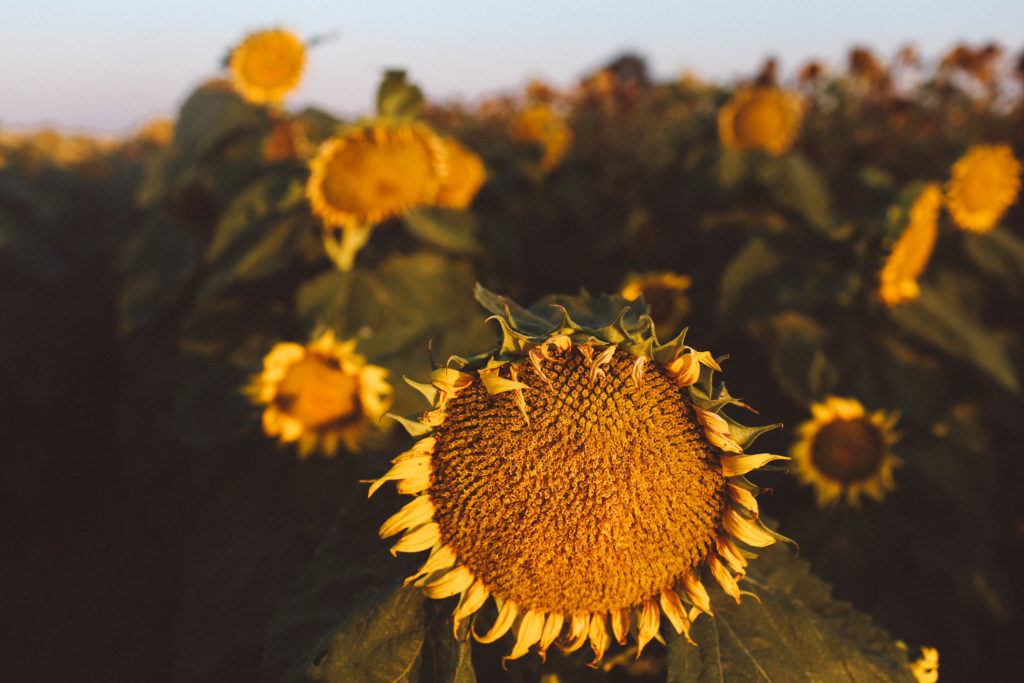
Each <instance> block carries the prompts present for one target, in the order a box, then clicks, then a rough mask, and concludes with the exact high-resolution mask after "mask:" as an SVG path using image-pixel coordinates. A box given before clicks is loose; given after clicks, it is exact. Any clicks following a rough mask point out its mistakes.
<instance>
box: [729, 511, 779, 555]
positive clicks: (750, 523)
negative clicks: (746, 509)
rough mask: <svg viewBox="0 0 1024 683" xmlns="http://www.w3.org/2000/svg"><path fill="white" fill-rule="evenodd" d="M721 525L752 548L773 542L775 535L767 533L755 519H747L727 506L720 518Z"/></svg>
mask: <svg viewBox="0 0 1024 683" xmlns="http://www.w3.org/2000/svg"><path fill="white" fill-rule="evenodd" d="M722 526H724V527H725V530H726V531H728V532H729V533H730V534H732V536H733V538H735V539H736V540H738V541H740V542H742V543H746V544H747V545H749V546H753V547H754V548H763V547H765V546H768V545H771V544H772V543H775V537H774V536H772V535H771V534H770V533H768V530H767V529H765V528H764V525H763V524H761V522H759V521H758V520H756V519H747V518H746V517H744V516H743V515H742V514H740V513H739V512H737V511H736V510H735V509H734V508H732V507H729V506H727V507H726V510H725V515H723V518H722Z"/></svg>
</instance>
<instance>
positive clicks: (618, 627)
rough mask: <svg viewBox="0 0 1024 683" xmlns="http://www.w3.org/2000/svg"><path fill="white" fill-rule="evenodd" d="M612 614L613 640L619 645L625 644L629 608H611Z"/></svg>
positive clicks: (627, 632)
mask: <svg viewBox="0 0 1024 683" xmlns="http://www.w3.org/2000/svg"><path fill="white" fill-rule="evenodd" d="M611 615H612V633H613V634H614V635H615V641H616V642H617V643H618V644H619V645H625V644H626V636H628V635H629V626H630V624H629V609H628V608H626V607H623V608H622V609H613V610H612V611H611Z"/></svg>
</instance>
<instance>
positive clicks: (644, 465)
mask: <svg viewBox="0 0 1024 683" xmlns="http://www.w3.org/2000/svg"><path fill="white" fill-rule="evenodd" d="M478 299H479V300H480V301H481V303H483V304H484V305H485V306H486V307H487V308H489V309H490V310H491V311H492V312H494V313H495V315H494V316H493V318H492V319H493V320H495V321H496V322H497V323H498V325H499V327H500V330H501V343H500V346H499V347H498V348H497V349H495V350H494V351H493V352H491V353H488V354H483V355H480V356H476V357H473V358H468V359H462V358H453V359H452V360H451V361H450V362H449V364H448V366H447V367H444V368H440V369H438V370H436V371H435V372H434V373H433V374H432V375H431V378H430V383H429V384H424V385H416V387H417V388H418V389H419V390H420V391H421V392H422V393H423V394H424V395H425V396H426V397H427V399H428V400H429V401H430V404H431V409H430V410H428V411H426V412H424V413H423V414H422V415H420V416H419V417H418V418H417V419H416V420H413V421H409V422H408V426H409V430H410V432H411V433H413V434H414V435H418V436H419V437H420V438H419V440H418V441H417V442H416V443H415V445H414V446H413V447H412V448H411V449H410V450H408V451H407V452H405V453H403V454H401V455H399V456H398V457H397V458H395V459H394V461H393V463H394V466H393V467H392V468H391V469H390V470H388V471H387V472H386V473H385V474H384V475H383V476H381V477H380V478H379V479H377V480H376V481H374V482H373V484H372V486H371V487H370V494H371V495H372V494H373V492H374V491H376V490H377V489H378V488H380V487H381V486H382V485H384V483H385V482H388V481H395V482H397V485H398V491H399V493H403V494H408V495H410V496H412V497H413V498H412V501H411V502H409V503H408V504H407V505H405V506H404V507H403V508H402V509H401V510H400V511H399V512H398V513H397V514H395V515H394V516H393V517H391V518H390V519H388V520H387V521H386V522H385V523H384V525H383V526H382V527H381V529H380V534H381V536H382V537H384V538H388V537H392V536H397V535H399V534H401V536H400V538H399V539H398V541H397V543H395V545H394V546H393V548H392V552H393V553H398V552H420V551H430V556H429V558H428V559H427V560H426V562H425V563H424V565H423V566H422V568H421V569H420V570H419V571H418V572H416V573H415V574H414V575H413V576H411V577H409V579H408V581H407V583H412V584H414V585H416V586H419V587H421V588H422V589H423V590H424V592H425V593H426V594H427V595H428V596H429V597H433V598H447V597H449V596H455V595H458V596H459V602H458V606H457V607H456V608H455V614H454V622H455V632H456V635H458V634H459V633H460V632H461V626H460V625H461V624H462V623H463V622H464V621H465V620H467V619H471V620H472V619H475V617H474V615H475V614H476V613H477V611H478V610H479V609H480V608H481V607H482V606H483V605H484V604H485V603H486V601H487V600H488V598H491V597H493V598H494V601H495V603H496V606H497V617H496V619H495V620H494V621H493V622H492V623H490V624H489V625H485V626H484V627H483V628H477V627H476V626H474V627H472V629H471V630H472V631H473V633H474V634H475V635H476V638H477V639H478V640H480V641H481V642H485V643H487V642H492V641H494V640H497V639H498V638H500V637H501V636H503V635H504V634H505V633H506V632H508V631H510V630H511V631H513V632H514V634H515V643H514V646H513V648H512V651H511V653H510V654H509V656H508V658H509V659H515V658H517V657H521V656H523V655H524V654H526V653H527V652H528V651H529V650H530V649H531V648H532V647H533V646H537V650H538V651H539V653H540V654H541V656H542V657H543V656H544V654H545V652H546V651H547V649H548V648H549V647H550V646H551V645H552V644H553V643H556V642H557V644H558V646H559V647H560V648H561V649H563V650H565V651H573V650H576V649H578V648H580V647H581V646H582V645H583V644H584V642H586V641H587V639H589V640H590V645H591V647H592V649H593V651H594V654H595V662H596V661H598V660H600V659H601V658H602V656H603V655H604V652H605V650H606V649H607V648H608V647H609V644H610V640H611V637H614V638H615V639H616V640H617V641H618V642H620V643H625V641H626V639H627V637H629V634H630V633H632V632H633V631H631V624H635V625H636V630H635V634H636V636H635V637H636V640H637V646H638V651H639V650H642V649H643V648H644V646H645V645H646V644H647V643H648V642H649V641H650V640H651V639H653V638H657V637H659V629H660V625H661V619H662V614H664V615H665V616H666V617H667V618H668V620H669V622H670V623H671V625H672V627H673V628H674V629H675V630H676V632H678V633H686V634H688V633H689V628H690V623H691V621H692V620H693V619H695V618H696V617H697V616H698V614H700V613H701V612H705V613H708V614H710V613H711V604H710V599H709V597H708V592H707V589H706V587H705V584H704V582H705V580H707V578H708V577H712V578H713V579H714V580H715V581H717V582H718V583H719V584H720V585H721V586H722V587H723V588H724V589H725V591H726V592H727V593H728V594H729V595H731V596H732V597H733V598H735V599H736V600H737V601H738V600H739V599H740V589H739V586H738V585H737V581H738V580H739V579H741V578H742V577H743V576H744V574H745V569H746V565H747V556H746V555H745V554H744V552H743V548H745V547H748V546H752V547H761V546H767V545H770V544H772V543H775V541H776V539H777V538H781V537H779V536H778V535H777V534H775V533H774V532H773V531H770V530H769V529H768V528H767V527H766V526H765V525H764V524H763V523H762V522H761V521H760V519H759V513H758V504H757V500H756V497H755V496H756V495H757V494H758V493H759V491H760V489H759V488H758V487H757V486H756V485H754V484H752V483H751V482H749V481H748V480H747V479H746V478H745V477H744V475H745V474H746V473H747V472H749V471H751V470H753V469H755V468H758V467H761V466H763V465H765V464H766V463H768V462H771V461H773V460H777V459H782V456H776V455H769V454H756V455H746V454H745V453H744V448H745V447H746V446H748V445H749V444H750V442H752V441H753V439H754V438H755V437H756V436H757V435H759V434H760V433H762V432H764V431H767V430H768V429H771V428H773V427H774V426H777V425H773V426H771V427H761V428H749V427H743V426H740V425H739V423H737V422H735V421H734V420H733V419H732V418H731V417H729V416H727V415H725V414H724V413H723V412H722V409H723V408H725V407H727V406H729V405H736V406H743V405H744V404H742V403H741V402H740V401H738V400H736V399H734V398H733V397H732V396H730V395H729V393H728V392H727V391H726V390H725V388H724V386H723V385H722V384H721V383H718V382H714V381H713V380H712V374H713V371H714V370H718V369H720V368H719V365H718V363H717V362H716V361H715V359H714V358H713V357H712V356H711V354H710V353H708V352H704V351H697V350H695V349H693V348H691V347H689V346H686V345H684V344H683V339H682V335H680V337H678V338H676V339H674V340H672V341H670V342H668V343H661V342H659V341H658V340H657V337H656V335H655V334H654V333H653V332H652V322H651V320H650V318H649V317H647V316H646V315H644V316H637V315H635V314H632V313H631V312H630V311H629V308H628V306H627V302H626V301H625V300H624V299H621V298H618V297H615V298H607V297H605V298H602V299H590V298H589V297H578V298H577V297H555V298H551V299H548V300H546V301H542V302H541V304H539V305H538V307H534V308H533V309H530V310H526V309H523V308H521V307H519V306H517V305H516V304H514V303H513V302H511V301H508V300H506V299H503V298H501V297H495V296H494V295H493V294H491V293H489V292H486V291H484V290H482V289H481V290H478ZM545 304H547V306H544V305H545ZM586 309H589V310H586Z"/></svg>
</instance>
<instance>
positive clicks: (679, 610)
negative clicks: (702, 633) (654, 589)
mask: <svg viewBox="0 0 1024 683" xmlns="http://www.w3.org/2000/svg"><path fill="white" fill-rule="evenodd" d="M659 597H660V602H661V609H662V611H663V612H665V616H666V617H668V620H669V623H671V624H672V628H674V629H675V630H676V633H683V632H685V633H686V634H687V638H689V633H690V620H689V619H688V618H687V616H686V608H685V607H683V603H682V601H681V600H680V599H679V596H678V595H677V594H676V592H675V591H674V590H667V591H662V592H661V595H660V596H659Z"/></svg>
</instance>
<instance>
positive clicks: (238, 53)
mask: <svg viewBox="0 0 1024 683" xmlns="http://www.w3.org/2000/svg"><path fill="white" fill-rule="evenodd" d="M305 65H306V46H305V45H304V44H303V42H302V41H301V40H300V39H299V37H298V36H296V35H295V34H294V33H291V32H289V31H284V30H281V29H271V30H268V31H257V32H256V33H250V34H249V35H248V36H246V37H245V40H243V41H242V42H241V43H240V44H239V45H238V47H236V48H235V49H234V50H232V52H231V58H230V60H229V66H230V68H231V82H232V84H233V85H234V86H235V89H236V90H237V91H238V92H239V94H240V95H241V96H242V97H244V98H245V99H246V100H248V101H249V102H252V103H254V104H267V103H270V104H274V103H278V102H280V101H281V100H283V99H284V96H285V95H287V94H288V93H289V92H291V91H292V90H294V89H295V86H297V85H298V84H299V79H301V78H302V70H303V68H304V67H305Z"/></svg>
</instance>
